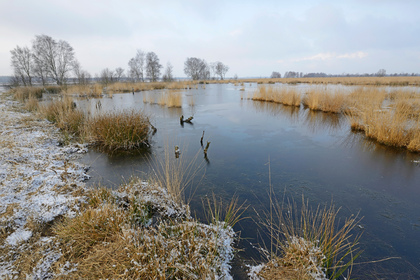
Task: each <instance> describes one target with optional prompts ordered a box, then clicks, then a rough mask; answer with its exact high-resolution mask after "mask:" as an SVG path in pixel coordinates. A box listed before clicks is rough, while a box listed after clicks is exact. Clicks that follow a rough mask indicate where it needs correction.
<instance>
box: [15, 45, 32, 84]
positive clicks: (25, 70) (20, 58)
mask: <svg viewBox="0 0 420 280" xmlns="http://www.w3.org/2000/svg"><path fill="white" fill-rule="evenodd" d="M10 52H11V53H12V59H11V66H12V68H13V72H14V77H15V78H16V79H17V80H15V82H17V81H18V82H19V84H22V85H24V86H32V73H33V61H32V52H31V51H30V50H29V48H28V47H23V48H21V47H19V46H16V48H14V49H13V50H11V51H10Z"/></svg>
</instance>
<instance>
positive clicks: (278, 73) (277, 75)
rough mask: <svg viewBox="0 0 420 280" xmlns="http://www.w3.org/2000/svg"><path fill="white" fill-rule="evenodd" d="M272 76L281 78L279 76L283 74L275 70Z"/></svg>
mask: <svg viewBox="0 0 420 280" xmlns="http://www.w3.org/2000/svg"><path fill="white" fill-rule="evenodd" d="M270 78H272V79H279V78H281V74H280V72H276V71H273V73H271V76H270Z"/></svg>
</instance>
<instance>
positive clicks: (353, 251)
mask: <svg viewBox="0 0 420 280" xmlns="http://www.w3.org/2000/svg"><path fill="white" fill-rule="evenodd" d="M270 201H271V207H270V210H268V211H267V212H266V213H265V215H264V217H265V220H263V224H264V226H265V228H266V230H267V232H268V235H269V237H270V240H271V246H270V248H267V251H266V254H267V255H266V257H267V260H268V261H267V263H266V264H264V265H263V266H262V268H261V270H260V271H258V272H257V273H256V274H257V275H258V276H261V277H263V278H264V279H304V280H306V279H314V278H315V279H324V278H325V277H327V278H329V279H337V278H338V277H340V276H342V275H343V276H345V277H346V279H349V278H348V277H349V276H350V274H351V268H352V266H353V262H354V260H355V259H356V258H357V257H358V255H359V254H360V251H359V249H358V248H357V244H358V240H359V237H360V236H355V237H354V236H353V233H352V230H353V229H354V228H355V226H356V225H357V223H358V222H359V221H360V219H359V218H358V217H357V215H356V216H352V217H350V218H349V219H347V220H345V221H344V223H342V222H340V221H339V220H338V218H337V215H338V212H339V209H338V210H336V209H335V208H334V206H330V207H325V208H319V207H318V208H316V209H311V208H309V206H308V203H307V202H305V201H304V200H303V199H302V205H301V206H300V210H298V207H297V205H296V203H289V204H287V205H283V204H282V203H279V202H278V201H276V200H275V199H270Z"/></svg>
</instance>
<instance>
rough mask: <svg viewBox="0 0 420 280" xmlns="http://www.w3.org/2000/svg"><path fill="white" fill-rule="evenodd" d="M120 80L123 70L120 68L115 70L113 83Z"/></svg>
mask: <svg viewBox="0 0 420 280" xmlns="http://www.w3.org/2000/svg"><path fill="white" fill-rule="evenodd" d="M122 78H124V69H123V68H121V67H117V68H115V81H116V82H119V81H121V79H122Z"/></svg>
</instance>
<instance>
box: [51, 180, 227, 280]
mask: <svg viewBox="0 0 420 280" xmlns="http://www.w3.org/2000/svg"><path fill="white" fill-rule="evenodd" d="M88 196H89V197H91V199H90V201H89V206H88V207H87V209H86V210H84V211H82V212H81V213H80V214H79V215H77V216H76V217H75V218H67V219H65V220H64V221H63V222H62V223H59V224H57V225H56V226H54V228H53V231H54V233H55V235H56V236H57V240H59V242H60V244H61V246H62V251H63V252H64V250H65V249H66V248H71V249H70V250H66V252H65V253H64V254H63V257H62V259H60V261H59V265H58V266H57V267H56V270H57V271H62V270H63V266H64V264H68V263H71V264H72V267H75V268H77V269H73V271H72V272H69V274H68V277H70V278H87V277H88V278H94V279H98V278H101V279H115V278H119V279H219V278H221V279H229V278H230V275H229V270H230V265H229V262H230V260H231V259H232V258H233V250H232V243H233V239H234V235H235V234H234V232H233V230H232V228H231V227H226V226H225V225H224V223H222V222H219V223H217V224H214V225H205V224H201V223H199V222H197V221H195V220H194V219H192V218H191V216H190V214H189V208H188V206H187V205H185V204H183V205H179V204H178V203H175V202H174V201H173V200H172V198H171V196H170V195H169V194H168V193H167V191H166V190H165V189H162V188H160V187H159V186H157V185H153V184H150V183H146V182H142V181H140V180H139V179H133V180H132V181H131V182H130V183H128V184H127V185H123V186H121V187H120V189H119V190H117V191H114V192H111V191H110V190H105V189H98V190H94V191H93V192H92V193H91V194H88Z"/></svg>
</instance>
